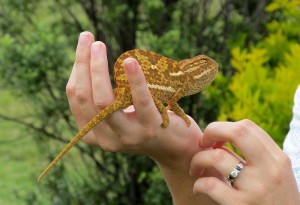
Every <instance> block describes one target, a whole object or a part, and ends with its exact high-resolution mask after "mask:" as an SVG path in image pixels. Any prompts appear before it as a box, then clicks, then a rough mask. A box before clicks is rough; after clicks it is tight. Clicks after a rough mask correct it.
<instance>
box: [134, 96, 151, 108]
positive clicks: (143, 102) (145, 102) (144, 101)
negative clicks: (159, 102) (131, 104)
mask: <svg viewBox="0 0 300 205" xmlns="http://www.w3.org/2000/svg"><path fill="white" fill-rule="evenodd" d="M136 102H137V103H138V104H139V105H140V106H142V107H148V106H149V105H150V103H151V100H150V98H149V97H148V95H140V96H139V97H138V98H137V101H136Z"/></svg>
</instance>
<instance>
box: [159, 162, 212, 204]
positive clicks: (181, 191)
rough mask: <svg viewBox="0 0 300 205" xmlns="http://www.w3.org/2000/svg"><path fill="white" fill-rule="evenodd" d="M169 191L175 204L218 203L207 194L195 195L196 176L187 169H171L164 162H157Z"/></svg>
mask: <svg viewBox="0 0 300 205" xmlns="http://www.w3.org/2000/svg"><path fill="white" fill-rule="evenodd" d="M157 164H158V166H159V168H160V170H161V173H162V175H163V176H164V179H165V181H166V183H167V186H168V188H169V191H170V193H171V195H172V198H173V203H174V205H202V204H205V205H216V204H217V203H216V202H214V201H213V200H212V199H210V198H209V197H208V196H207V195H194V194H193V186H194V183H195V180H196V178H194V177H191V176H190V175H189V173H188V168H189V166H187V169H186V170H176V169H170V168H169V167H166V166H164V165H162V164H159V163H157Z"/></svg>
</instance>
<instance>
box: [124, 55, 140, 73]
mask: <svg viewBox="0 0 300 205" xmlns="http://www.w3.org/2000/svg"><path fill="white" fill-rule="evenodd" d="M124 66H125V69H126V71H127V72H128V73H134V72H135V70H136V67H137V66H136V63H135V60H134V59H133V58H127V59H125V60H124Z"/></svg>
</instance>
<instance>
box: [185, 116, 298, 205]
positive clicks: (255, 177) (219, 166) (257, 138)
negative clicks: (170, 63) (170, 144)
mask: <svg viewBox="0 0 300 205" xmlns="http://www.w3.org/2000/svg"><path fill="white" fill-rule="evenodd" d="M227 141H229V142H231V143H232V144H233V145H234V146H235V147H236V148H237V149H238V150H239V151H240V152H241V153H242V155H243V156H244V157H245V160H243V159H241V158H240V157H239V156H237V155H236V154H235V153H233V152H231V151H229V150H228V149H226V148H225V147H224V146H222V145H223V144H224V142H227ZM201 146H202V147H214V148H215V149H208V150H205V151H202V152H199V153H197V154H196V155H195V156H194V157H193V159H192V162H191V169H190V172H191V174H192V175H194V176H197V177H199V178H198V180H197V181H196V183H195V184H194V193H201V194H207V195H208V196H210V197H211V198H212V199H214V200H215V201H216V202H218V203H219V204H222V205H232V204H249V205H250V204H251V205H269V204H270V205H271V204H272V205H276V204H278V205H282V204H291V205H296V204H300V197H299V192H298V188H297V185H296V181H295V178H294V175H293V171H292V167H291V162H290V159H289V158H288V156H287V155H286V154H285V153H284V152H283V151H282V150H281V149H280V148H279V147H278V146H277V144H276V143H275V142H274V141H273V140H272V138H271V137H270V136H269V135H268V134H267V133H266V132H265V131H263V130H262V129H261V128H260V127H258V126H257V125H256V124H255V123H253V122H251V121H249V120H243V121H239V122H215V123H212V124H210V125H209V126H208V127H207V128H206V129H205V131H204V133H203V137H202V139H201ZM239 162H243V163H245V166H244V168H243V169H242V170H241V171H240V173H239V174H238V176H237V177H236V178H235V179H234V180H233V187H231V186H230V184H229V183H228V182H226V180H224V179H225V177H227V176H228V175H229V174H230V173H231V171H232V170H233V169H234V168H235V167H236V165H237V164H238V163H239ZM203 168H204V169H206V168H209V169H211V168H213V169H215V170H217V171H218V172H219V173H220V174H221V175H223V176H224V178H223V179H222V178H219V179H218V178H216V177H211V176H205V177H200V175H201V173H200V172H199V170H201V169H203ZM199 173H200V174H199ZM233 178H234V177H233Z"/></svg>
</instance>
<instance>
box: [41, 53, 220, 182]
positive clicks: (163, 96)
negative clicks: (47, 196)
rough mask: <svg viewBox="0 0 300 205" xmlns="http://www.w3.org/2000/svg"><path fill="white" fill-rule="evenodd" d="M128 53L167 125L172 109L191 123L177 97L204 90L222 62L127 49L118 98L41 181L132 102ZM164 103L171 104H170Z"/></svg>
mask: <svg viewBox="0 0 300 205" xmlns="http://www.w3.org/2000/svg"><path fill="white" fill-rule="evenodd" d="M128 57H132V58H135V59H136V60H137V61H138V62H139V64H140V65H141V67H142V70H143V72H144V75H145V78H146V81H147V85H148V88H149V90H150V92H151V95H152V97H153V100H154V103H155V105H156V107H157V109H158V111H159V112H160V114H161V116H162V126H163V127H167V126H168V124H169V117H168V114H167V110H168V109H171V110H172V111H173V112H174V113H175V114H177V115H178V116H180V117H181V118H182V119H183V120H184V121H185V122H186V124H187V126H189V125H190V123H191V122H190V120H189V118H188V117H187V116H186V115H185V113H184V111H183V110H182V109H181V107H180V106H179V105H178V103H177V101H178V100H179V99H180V98H182V97H184V96H188V95H193V94H195V93H198V92H200V91H202V90H203V89H204V88H205V87H206V86H207V85H209V84H210V83H211V82H212V81H213V80H214V79H215V77H216V75H217V73H218V64H217V63H216V62H215V61H214V60H212V59H211V58H209V57H207V56H205V55H198V56H195V57H193V58H191V59H185V60H182V61H179V62H177V61H175V60H172V59H170V58H166V57H164V56H161V55H159V54H157V53H154V52H150V51H147V50H139V49H136V50H130V51H127V52H125V53H123V54H122V55H121V56H120V57H119V58H118V59H117V61H116V63H115V66H114V79H115V83H116V88H115V89H114V93H115V95H116V99H115V101H114V102H112V104H110V105H109V106H107V107H106V108H105V109H103V110H102V111H100V112H99V113H98V114H97V115H96V116H95V117H94V118H93V119H92V120H91V121H90V122H89V123H88V124H87V125H85V126H84V127H83V128H82V129H81V130H80V131H79V133H78V134H77V135H76V136H75V137H74V138H73V139H72V140H71V141H70V143H69V144H68V145H67V146H66V147H65V148H64V149H63V150H62V151H61V152H60V153H59V154H58V156H57V157H56V158H55V159H54V160H53V162H51V164H50V165H49V166H48V167H46V169H45V170H44V171H43V173H42V174H41V175H40V176H39V178H38V182H39V181H40V180H41V179H42V177H43V176H45V175H46V174H47V173H48V171H49V170H50V169H51V168H52V167H53V166H54V165H55V164H56V163H57V162H58V161H59V160H60V159H61V158H62V157H63V156H64V155H65V154H66V153H67V152H68V151H69V150H70V149H71V148H72V147H73V145H74V144H75V143H77V142H78V141H79V140H80V139H81V138H82V137H84V136H85V135H86V134H87V133H88V132H89V131H90V130H91V129H92V128H93V127H95V126H96V125H97V124H98V123H100V122H101V121H102V120H104V119H105V118H107V117H109V116H110V115H111V114H112V113H114V112H116V111H117V110H121V109H125V108H127V107H128V106H130V105H132V97H131V91H130V88H129V83H128V80H127V78H126V75H125V72H124V68H123V62H124V60H125V59H126V58H128ZM164 104H168V107H167V108H166V107H165V106H164Z"/></svg>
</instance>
